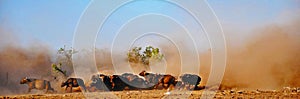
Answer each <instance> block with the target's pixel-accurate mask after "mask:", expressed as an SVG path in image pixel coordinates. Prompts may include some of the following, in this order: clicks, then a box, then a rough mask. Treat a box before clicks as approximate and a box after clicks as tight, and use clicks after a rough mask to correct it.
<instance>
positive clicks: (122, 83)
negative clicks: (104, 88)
mask: <svg viewBox="0 0 300 99" xmlns="http://www.w3.org/2000/svg"><path fill="white" fill-rule="evenodd" d="M110 79H111V82H112V90H113V91H122V90H124V89H125V88H126V87H129V85H128V83H129V80H128V79H127V78H125V77H123V76H121V75H112V76H110Z"/></svg>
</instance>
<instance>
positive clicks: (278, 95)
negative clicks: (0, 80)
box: [0, 90, 300, 99]
mask: <svg viewBox="0 0 300 99" xmlns="http://www.w3.org/2000/svg"><path fill="white" fill-rule="evenodd" d="M166 92H167V91H166V90H141V91H118V92H89V93H86V94H83V93H65V94H24V95H9V96H0V99H28V98H31V99H32V98H40V99H78V98H87V97H88V98H95V99H103V98H105V99H115V98H122V99H150V98H151V99H161V98H167V99H182V98H186V97H188V98H190V99H199V98H200V97H201V95H202V94H203V92H204V91H203V90H202V91H190V92H182V91H180V92H172V93H171V94H166ZM189 93H190V94H189ZM209 93H210V92H208V94H206V95H209ZM214 98H216V99H228V98H233V99H253V98H259V99H261V98H265V99H300V90H279V91H277V90H268V91H260V90H251V91H243V90H239V91H236V90H223V91H218V92H217V93H216V95H215V96H214Z"/></svg>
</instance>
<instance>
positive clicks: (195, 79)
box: [180, 74, 201, 89]
mask: <svg viewBox="0 0 300 99" xmlns="http://www.w3.org/2000/svg"><path fill="white" fill-rule="evenodd" d="M180 78H181V80H182V82H183V83H184V84H185V85H188V89H197V88H198V85H199V84H200V81H201V77H199V76H198V75H194V74H183V75H182V76H180ZM191 86H192V87H193V88H190V87H191Z"/></svg>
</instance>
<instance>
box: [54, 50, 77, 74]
mask: <svg viewBox="0 0 300 99" xmlns="http://www.w3.org/2000/svg"><path fill="white" fill-rule="evenodd" d="M75 53H77V51H75V50H74V49H73V48H70V49H67V48H66V46H64V47H63V48H59V49H58V50H57V55H56V61H55V63H53V64H52V69H53V71H54V72H55V73H61V74H63V75H64V76H67V70H68V71H69V72H70V73H71V71H72V70H73V63H72V56H73V54H75ZM63 69H64V70H63ZM70 73H68V74H70Z"/></svg>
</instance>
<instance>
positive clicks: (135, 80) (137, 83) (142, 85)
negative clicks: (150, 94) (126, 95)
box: [122, 73, 151, 90]
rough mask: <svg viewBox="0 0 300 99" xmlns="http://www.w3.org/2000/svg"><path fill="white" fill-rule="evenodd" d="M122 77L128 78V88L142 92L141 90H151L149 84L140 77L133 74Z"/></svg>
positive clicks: (125, 74)
mask: <svg viewBox="0 0 300 99" xmlns="http://www.w3.org/2000/svg"><path fill="white" fill-rule="evenodd" d="M122 77H124V78H126V79H127V80H128V83H127V84H128V85H129V86H128V87H129V89H132V90H141V89H151V88H149V86H148V83H147V82H146V81H145V80H144V79H143V78H142V77H139V76H138V75H134V74H132V73H124V74H122Z"/></svg>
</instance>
